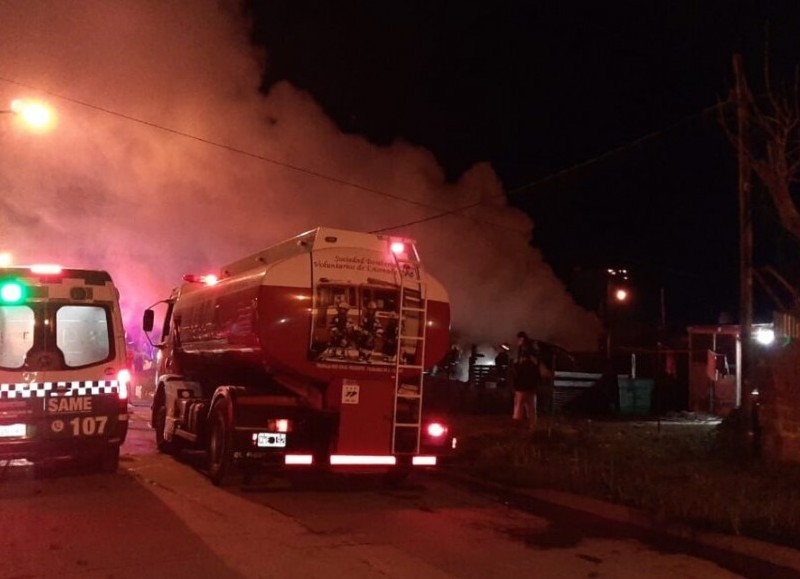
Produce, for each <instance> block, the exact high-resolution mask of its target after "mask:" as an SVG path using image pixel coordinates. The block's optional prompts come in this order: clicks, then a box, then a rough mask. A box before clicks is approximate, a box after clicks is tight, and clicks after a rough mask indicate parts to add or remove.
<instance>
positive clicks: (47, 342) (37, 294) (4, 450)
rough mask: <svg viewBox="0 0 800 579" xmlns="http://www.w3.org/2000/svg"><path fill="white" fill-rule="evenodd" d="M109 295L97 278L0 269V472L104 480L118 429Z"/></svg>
mask: <svg viewBox="0 0 800 579" xmlns="http://www.w3.org/2000/svg"><path fill="white" fill-rule="evenodd" d="M126 363H127V360H126V352H125V334H124V330H123V325H122V316H121V314H120V308H119V292H118V291H117V288H116V287H115V286H114V284H113V282H112V279H111V276H110V275H109V274H108V273H107V272H105V271H99V270H86V269H69V268H62V267H60V266H56V265H34V266H30V267H0V463H2V461H9V460H14V459H27V460H29V461H32V462H33V463H34V464H35V465H43V464H49V462H50V461H52V460H53V459H64V458H67V459H72V460H78V461H81V462H82V463H84V464H86V465H88V466H90V467H91V468H92V469H94V470H98V471H104V472H113V471H116V469H117V466H118V464H119V452H120V446H121V445H122V443H123V442H124V441H125V436H126V434H127V430H128V417H129V413H128V387H129V383H130V371H129V369H128V368H127V364H126Z"/></svg>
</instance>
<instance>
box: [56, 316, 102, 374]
mask: <svg viewBox="0 0 800 579" xmlns="http://www.w3.org/2000/svg"><path fill="white" fill-rule="evenodd" d="M56 344H57V345H58V348H59V349H60V350H61V351H62V352H64V362H65V363H66V365H67V366H68V367H70V368H75V367H77V366H86V365H88V364H96V363H98V362H102V361H103V360H105V359H107V358H108V356H109V354H110V351H111V340H110V337H109V331H108V318H107V316H106V310H105V309H104V308H102V307H99V306H62V307H60V308H59V309H58V311H57V312H56Z"/></svg>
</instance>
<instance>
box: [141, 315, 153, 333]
mask: <svg viewBox="0 0 800 579" xmlns="http://www.w3.org/2000/svg"><path fill="white" fill-rule="evenodd" d="M154 320H155V313H154V312H153V310H145V311H144V315H143V316H142V329H143V330H144V331H145V332H152V331H153V322H154Z"/></svg>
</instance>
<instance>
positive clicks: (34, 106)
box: [0, 99, 56, 132]
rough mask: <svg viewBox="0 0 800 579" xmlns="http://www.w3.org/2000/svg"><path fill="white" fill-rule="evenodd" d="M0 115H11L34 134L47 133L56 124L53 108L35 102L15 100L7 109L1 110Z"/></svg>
mask: <svg viewBox="0 0 800 579" xmlns="http://www.w3.org/2000/svg"><path fill="white" fill-rule="evenodd" d="M0 113H5V114H13V115H14V116H15V117H16V118H18V119H19V120H20V122H21V123H22V124H24V125H25V126H26V127H28V128H29V129H31V130H33V131H36V132H44V131H48V130H50V129H51V128H53V126H54V125H55V122H56V115H55V112H54V111H53V108H52V107H51V106H49V105H48V104H47V103H45V102H42V101H36V100H25V99H15V100H13V101H11V105H10V106H9V108H8V109H2V110H0Z"/></svg>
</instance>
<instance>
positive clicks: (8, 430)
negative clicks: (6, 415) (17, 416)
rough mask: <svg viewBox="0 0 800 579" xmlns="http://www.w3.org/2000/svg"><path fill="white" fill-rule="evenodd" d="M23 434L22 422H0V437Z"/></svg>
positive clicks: (16, 436)
mask: <svg viewBox="0 0 800 579" xmlns="http://www.w3.org/2000/svg"><path fill="white" fill-rule="evenodd" d="M20 436H25V425H24V424H0V438H18V437H20Z"/></svg>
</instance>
